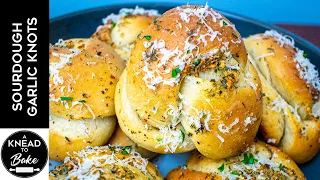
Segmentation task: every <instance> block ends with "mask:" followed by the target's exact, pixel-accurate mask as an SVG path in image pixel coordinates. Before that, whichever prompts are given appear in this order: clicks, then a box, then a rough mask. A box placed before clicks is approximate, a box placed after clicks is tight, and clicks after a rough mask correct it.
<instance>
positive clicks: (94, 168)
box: [49, 145, 163, 180]
mask: <svg viewBox="0 0 320 180" xmlns="http://www.w3.org/2000/svg"><path fill="white" fill-rule="evenodd" d="M49 178H50V179H51V180H54V179H55V180H67V179H72V180H80V179H108V180H109V179H110V180H112V179H114V180H116V179H132V180H138V179H139V180H151V179H152V180H161V179H163V178H162V176H161V174H160V172H159V171H158V169H157V168H156V167H155V166H154V165H153V164H152V163H150V162H149V161H148V160H147V159H144V158H142V157H141V155H140V154H139V153H137V152H135V151H134V150H132V149H131V147H130V146H122V147H121V146H117V147H116V146H110V145H109V146H101V147H87V148H86V149H84V150H81V151H79V152H74V153H73V154H70V155H69V156H67V157H66V159H65V161H64V163H63V164H62V165H61V166H60V167H56V169H55V170H54V171H51V172H50V173H49Z"/></svg>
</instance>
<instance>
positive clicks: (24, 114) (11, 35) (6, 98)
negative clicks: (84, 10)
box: [0, 0, 49, 128]
mask: <svg viewBox="0 0 320 180" xmlns="http://www.w3.org/2000/svg"><path fill="white" fill-rule="evenodd" d="M8 4H9V5H8V6H7V5H6V7H4V8H11V9H8V11H6V12H11V14H10V15H9V14H7V15H3V16H2V17H4V18H5V21H4V24H2V29H3V30H4V31H5V33H3V34H2V36H3V39H4V42H3V43H2V47H5V49H3V51H2V52H3V55H4V56H2V57H3V59H2V71H1V73H2V76H1V77H2V78H3V79H4V81H2V82H4V84H2V85H1V86H2V89H3V90H4V91H3V94H2V97H3V98H2V105H1V107H2V108H1V109H2V110H1V111H2V112H3V116H2V117H3V118H2V120H3V121H2V122H3V123H1V124H0V128H48V127H49V120H48V115H49V101H48V94H49V82H48V81H49V58H48V54H49V48H48V46H49V1H47V0H41V1H34V0H33V1H32V0H31V1H19V2H18V1H8Z"/></svg>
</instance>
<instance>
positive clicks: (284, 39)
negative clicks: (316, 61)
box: [264, 30, 320, 91]
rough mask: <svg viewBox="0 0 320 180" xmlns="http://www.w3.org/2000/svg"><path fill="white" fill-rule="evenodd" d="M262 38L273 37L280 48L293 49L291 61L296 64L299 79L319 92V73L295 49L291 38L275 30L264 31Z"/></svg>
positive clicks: (301, 52)
mask: <svg viewBox="0 0 320 180" xmlns="http://www.w3.org/2000/svg"><path fill="white" fill-rule="evenodd" d="M264 36H270V37H273V38H274V39H275V40H276V41H277V42H278V43H279V44H280V46H281V47H282V46H283V45H284V44H286V45H289V46H290V47H292V48H293V49H295V50H296V54H295V57H294V59H293V60H294V62H296V63H297V65H296V68H297V70H298V71H299V73H300V74H299V75H300V78H301V79H304V80H306V82H307V83H308V84H311V85H312V86H313V87H314V88H315V89H316V90H318V91H320V78H319V72H318V71H317V70H316V69H315V66H314V65H313V64H312V63H310V60H309V59H308V58H305V57H304V56H303V54H304V51H302V50H300V49H299V48H297V47H295V42H294V40H293V38H292V37H290V36H287V35H282V34H280V33H278V32H277V31H275V30H270V31H266V32H265V33H264Z"/></svg>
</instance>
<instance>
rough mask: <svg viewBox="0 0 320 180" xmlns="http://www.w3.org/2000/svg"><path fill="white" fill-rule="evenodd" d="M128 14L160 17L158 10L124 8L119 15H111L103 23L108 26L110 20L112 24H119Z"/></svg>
mask: <svg viewBox="0 0 320 180" xmlns="http://www.w3.org/2000/svg"><path fill="white" fill-rule="evenodd" d="M128 14H133V15H148V16H160V14H159V12H158V10H155V9H148V10H147V9H144V8H142V7H139V6H136V7H135V9H128V8H122V9H120V11H119V13H118V14H114V13H112V14H110V15H109V16H107V17H106V18H104V19H102V23H103V24H106V23H107V22H108V21H109V20H111V21H112V22H118V20H119V19H120V18H121V17H124V16H126V15H128Z"/></svg>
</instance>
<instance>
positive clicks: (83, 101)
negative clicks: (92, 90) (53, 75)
mask: <svg viewBox="0 0 320 180" xmlns="http://www.w3.org/2000/svg"><path fill="white" fill-rule="evenodd" d="M78 102H81V103H85V102H86V100H83V99H82V100H79V101H78Z"/></svg>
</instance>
